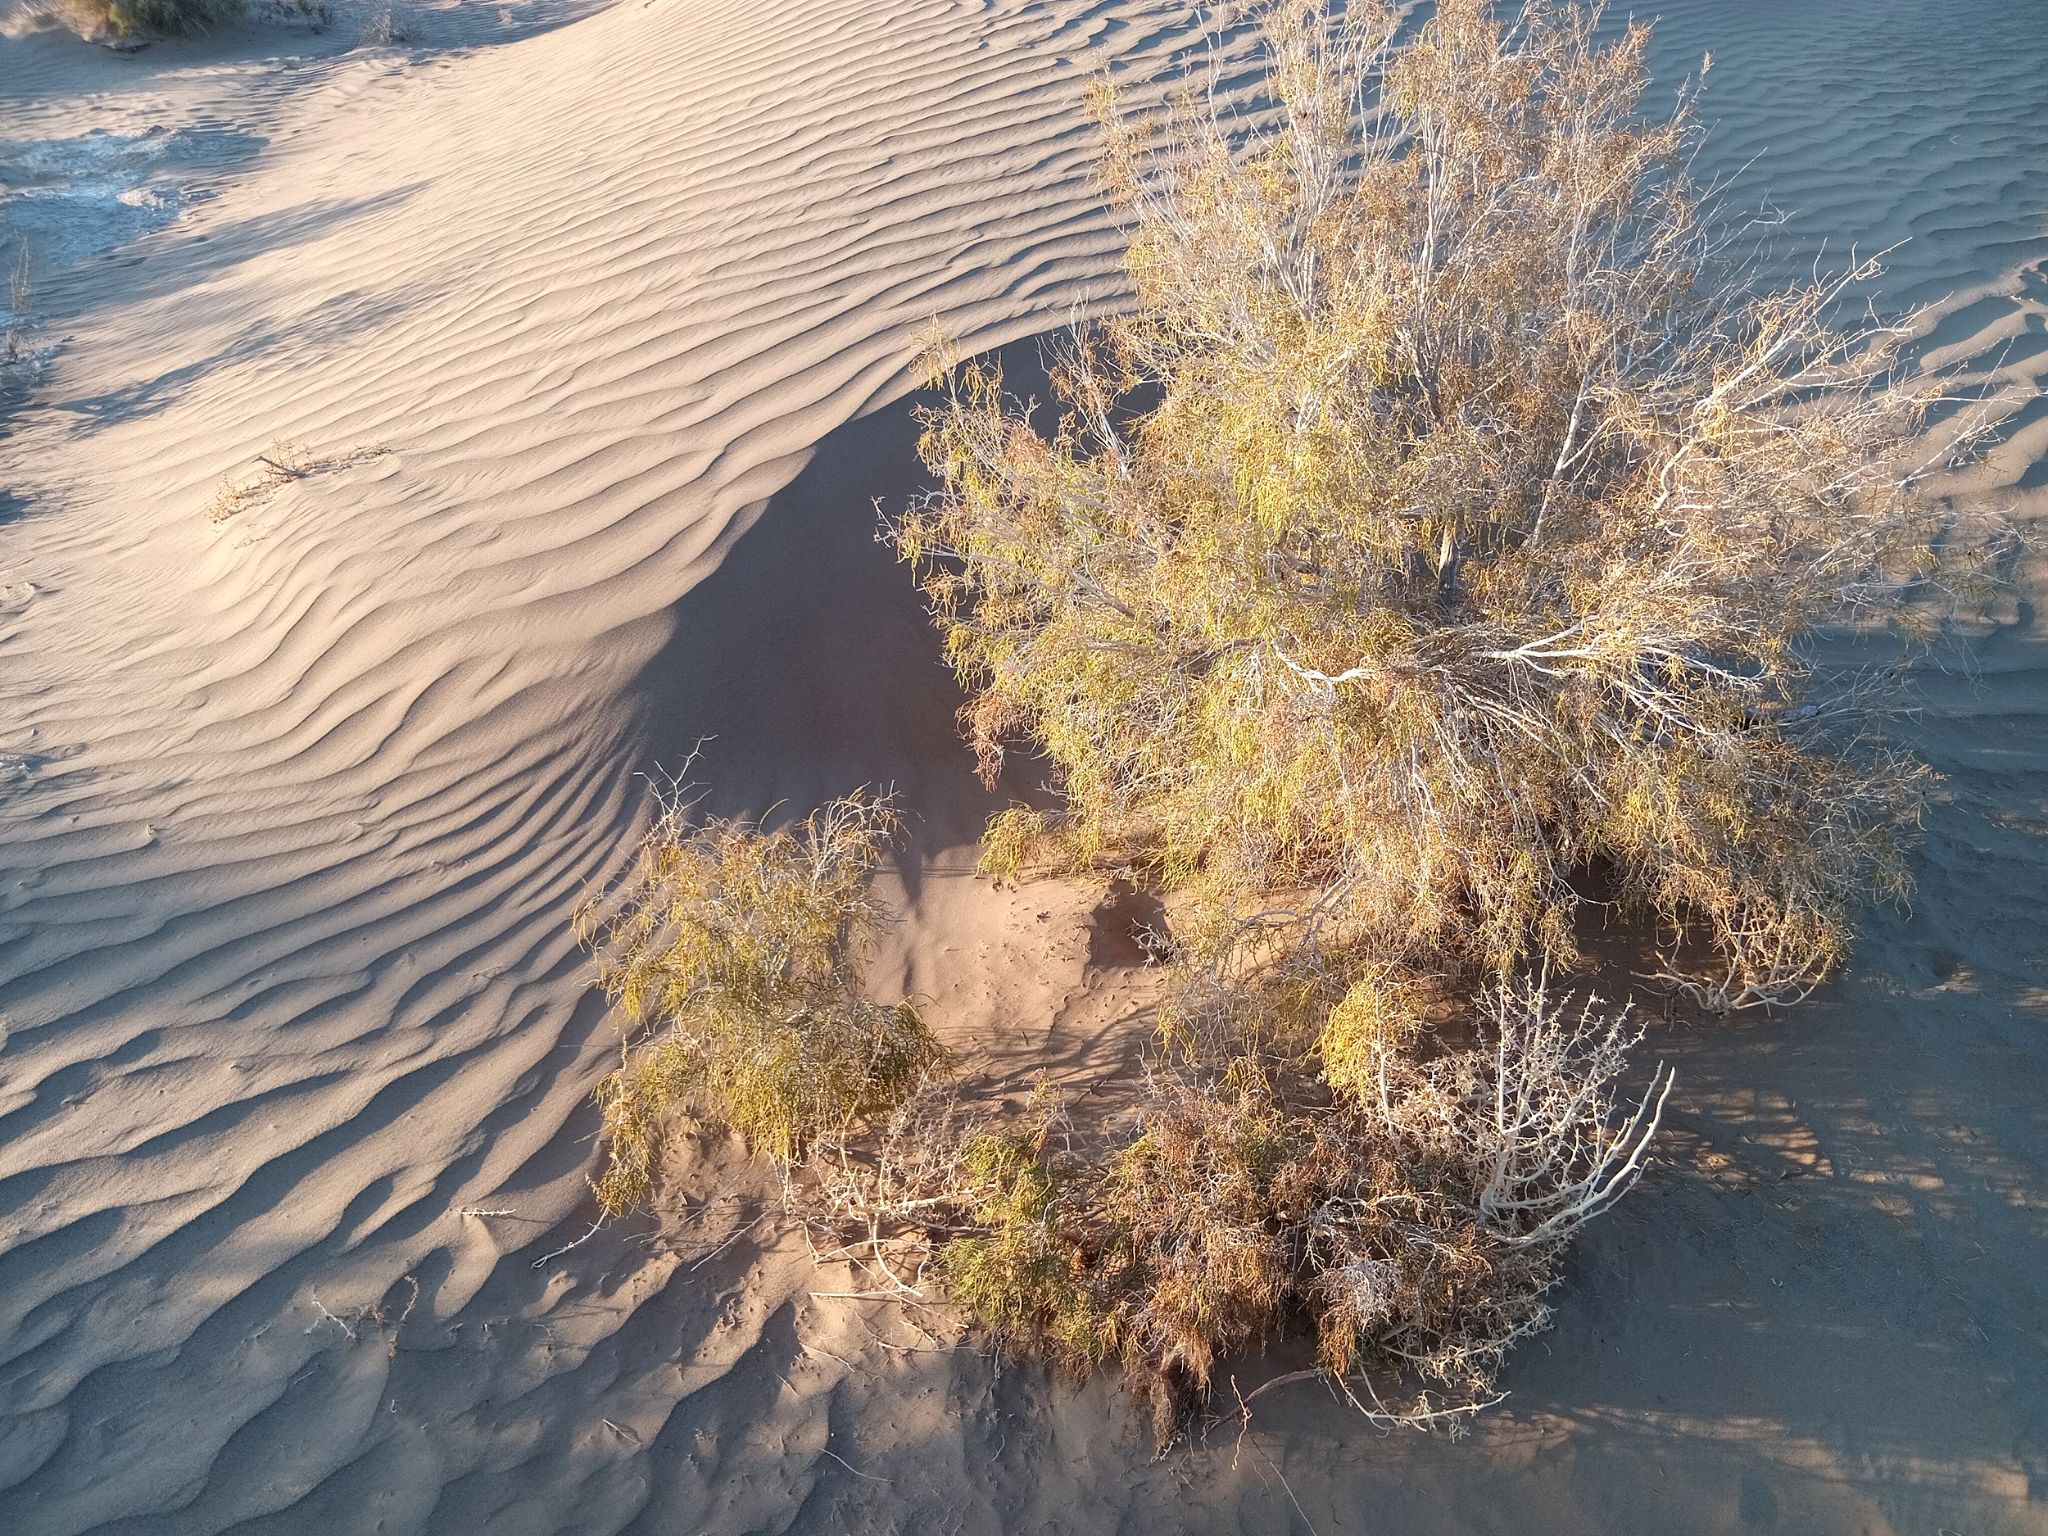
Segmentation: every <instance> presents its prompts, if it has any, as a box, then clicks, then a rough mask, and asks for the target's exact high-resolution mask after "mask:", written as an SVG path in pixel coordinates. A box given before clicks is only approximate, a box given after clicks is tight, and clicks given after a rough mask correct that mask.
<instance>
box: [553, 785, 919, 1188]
mask: <svg viewBox="0 0 2048 1536" xmlns="http://www.w3.org/2000/svg"><path fill="white" fill-rule="evenodd" d="M895 829H896V817H895V814H894V813H893V811H892V810H891V809H890V807H889V805H888V804H887V802H886V801H884V800H879V799H875V798H872V797H869V796H863V795H854V796H850V797H847V798H845V799H841V800H835V801H833V802H831V803H830V804H828V805H826V806H824V807H823V808H822V809H820V810H818V811H817V812H815V813H814V814H812V815H811V816H810V817H809V818H807V819H806V820H804V821H801V822H798V823H796V824H794V825H792V826H786V827H779V828H775V829H773V830H768V829H764V828H762V827H760V826H758V825H756V824H754V823H751V822H745V821H733V820H719V819H708V820H705V821H702V822H696V821H693V820H692V817H691V807H690V806H689V805H688V804H687V803H686V802H684V801H683V800H681V799H680V798H678V797H676V796H675V795H669V796H667V797H665V798H664V799H663V801H662V804H661V808H660V814H659V816H658V817H657V818H656V820H655V822H654V824H653V826H652V827H651V828H650V830H649V831H648V833H647V836H646V839H645V841H644V842H643V843H642V845H641V849H640V854H639V858H638V861H637V863H636V864H635V866H634V868H633V870H632V872H631V874H630V875H629V876H628V877H627V878H626V879H625V880H624V881H623V882H622V883H621V885H620V886H619V888H617V889H615V890H613V891H611V892H609V893H607V894H606V895H605V896H604V897H603V898H601V899H600V900H598V901H594V902H592V903H589V904H587V905H586V906H585V907H584V908H583V909H582V910H581V911H580V912H579V914H578V927H579V932H580V933H581V935H582V936H583V937H584V939H585V941H586V942H587V943H589V944H590V946H591V947H592V948H593V949H594V950H595V951H596V954H597V961H598V965H597V974H598V982H599V985H600V986H602V988H603V989H604V992H605V995H606V997H607V998H608V999H609V1001H610V1002H611V1005H612V1008H613V1011H614V1015H615V1017H616V1018H617V1020H618V1022H619V1025H620V1029H621V1032H622V1036H623V1041H622V1052H623V1059H622V1061H621V1064H620V1066H619V1067H618V1069H617V1070H616V1071H614V1072H612V1073H611V1074H610V1075H609V1076H608V1077H606V1078H605V1079H604V1081H603V1082H602V1084H600V1086H599V1089H598V1101H599V1104H600V1106H601V1108H602V1110H603V1113H604V1128H605V1136H606V1140H607V1143H608V1147H609V1158H608V1163H607V1166H606V1168H605V1171H604V1173H603V1175H602V1176H601V1178H600V1179H599V1181H598V1186H597V1192H598V1199H599V1202H600V1204H601V1205H602V1206H603V1208H604V1210H605V1212H606V1213H607V1214H609V1215H619V1214H622V1213H624V1212H626V1211H630V1210H632V1209H634V1208H635V1207H637V1206H638V1205H640V1204H641V1203H642V1202H643V1201H644V1200H645V1199H646V1198H647V1195H648V1192H649V1190H650V1188H651V1187H652V1184H653V1181H654V1178H655V1175H656V1173H657V1172H658V1168H659V1162H660V1156H661V1151H662V1146H663V1140H664V1135H665V1132H666V1129H667V1127H668V1125H669V1124H670V1122H671V1121H672V1120H673V1118H674V1116H675V1115H676V1114H677V1112H678V1111H681V1110H694V1111H696V1112H698V1113H700V1114H704V1115H706V1116H709V1117H712V1118H715V1119H717V1120H720V1121H722V1122H724V1123H725V1124H727V1125H729V1126H730V1127H731V1128H732V1129H733V1130H734V1131H736V1132H738V1133H739V1134H740V1135H741V1136H742V1137H743V1138H745V1139H746V1140H747V1141H748V1142H749V1143H750V1144H751V1145H752V1146H753V1147H755V1148H756V1149H758V1150H760V1151H763V1152H765V1153H767V1154H768V1155H770V1156H771V1157H773V1158H775V1159H776V1160H777V1161H778V1162H780V1163H782V1164H784V1165H789V1164H792V1163H795V1162H797V1161H799V1160H800V1159H802V1158H803V1157H804V1156H805V1155H806V1154H807V1153H808V1152H809V1151H810V1150H811V1149H812V1147H813V1145H814V1144H815V1143H817V1142H818V1141H819V1140H820V1139H821V1138H825V1137H834V1136H840V1135H843V1134H844V1132H845V1131H846V1130H847V1129H848V1128H849V1127H850V1126H852V1125H854V1124H855V1123H857V1122H862V1121H867V1120H872V1119H876V1118H878V1117H886V1116H887V1115H888V1114H889V1113H890V1112H891V1111H892V1110H894V1109H895V1108H896V1107H897V1106H898V1105H899V1104H900V1103H902V1102H903V1101H904V1100H905V1099H906V1098H907V1097H908V1096H909V1095H910V1094H911V1093H912V1092H913V1090H915V1089H916V1088H917V1087H918V1085H919V1084H920V1083H921V1082H922V1081H923V1080H924V1079H925V1078H926V1077H927V1075H928V1074H930V1073H931V1072H932V1071H933V1070H934V1069H935V1068H936V1067H937V1066H939V1065H940V1063H941V1062H942V1059H943V1055H944V1053H943V1052H942V1050H941V1049H940V1047H939V1045H938V1043H937V1042H936V1041H935V1040H934V1039H933V1037H932V1034H931V1031H930V1030H929V1029H928V1028H927V1027H926V1025H925V1023H924V1020H923V1019H922V1018H920V1017H919V1015H918V1012H917V1010H916V1009H915V1008H914V1007H912V1006H911V1005H910V1004H909V1003H895V1004H882V1003H876V1002H872V1001H870V1000H869V999H868V998H867V997H866V995H865V994H864V993H863V991H862V989H861V976H860V969H859V964H858V953H859V946H860V944H861V942H862V941H863V940H864V939H865V938H866V937H867V936H868V935H869V934H870V933H872V931H873V930H874V929H875V927H876V926H877V925H878V924H879V923H880V922H881V921H882V920H883V917H884V914H883V912H882V910H881V909H880V908H879V907H878V906H877V905H876V903H875V902H874V901H873V900H872V899H871V898H870V896H869V894H868V888H867V887H868V877H869V876H870V874H871V873H872V872H873V870H874V867H875V865H876V862H877V861H878V860H879V859H880V858H881V856H882V853H883V852H884V850H885V849H886V847H887V845H888V842H889V839H890V838H891V837H892V836H893V834H894V832H895Z"/></svg>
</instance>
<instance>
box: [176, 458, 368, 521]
mask: <svg viewBox="0 0 2048 1536" xmlns="http://www.w3.org/2000/svg"><path fill="white" fill-rule="evenodd" d="M390 451H391V450H390V449H388V448H385V447H383V446H381V445H379V446H376V447H369V448H351V449H349V450H348V451H346V452H344V453H331V454H326V455H319V454H315V453H313V452H311V451H310V450H309V449H307V448H306V446H305V445H304V444H303V443H296V442H293V441H292V440H290V439H289V438H282V437H281V438H278V439H277V440H276V441H274V442H273V443H271V445H270V446H269V447H268V448H265V449H264V450H263V451H262V452H261V453H259V454H257V455H256V468H255V471H254V473H252V474H250V475H249V476H248V477H247V478H246V479H237V478H236V477H235V476H233V475H231V474H229V475H223V476H221V479H220V484H218V485H217V486H215V487H214V490H213V498H212V499H211V500H210V501H209V502H208V503H207V506H206V518H207V521H208V522H210V523H213V524H215V525H219V524H222V523H228V522H232V521H233V520H234V519H235V518H237V517H240V516H241V515H242V514H243V513H244V512H247V511H249V510H250V509H251V508H252V507H257V506H261V505H262V504H263V503H264V502H266V501H268V500H269V499H270V497H271V496H272V495H273V494H275V493H276V492H278V491H280V490H282V489H283V488H284V487H285V486H287V485H290V484H291V483H292V482H293V481H295V480H304V479H305V478H306V477H307V476H309V475H324V474H329V473H331V472H333V471H334V470H338V469H349V468H352V467H353V466H355V465H357V464H367V463H369V462H371V461H372V460H373V459H380V458H382V457H383V456H384V455H385V454H387V453H389V452H390Z"/></svg>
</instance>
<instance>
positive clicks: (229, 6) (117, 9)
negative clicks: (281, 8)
mask: <svg viewBox="0 0 2048 1536" xmlns="http://www.w3.org/2000/svg"><path fill="white" fill-rule="evenodd" d="M246 8H247V7H246V0H56V4H55V5H54V6H53V7H52V8H51V13H52V14H54V15H55V16H56V17H57V18H58V19H59V20H60V21H62V22H63V23H64V25H66V26H68V27H70V28H71V29H72V30H73V31H74V32H76V33H78V34H79V35H80V36H81V37H88V38H98V37H136V36H140V35H143V34H147V33H162V34H165V35H169V36H182V35H184V34H186V33H190V32H204V31H207V30H208V29H209V28H212V27H215V26H218V25H220V24H221V23H223V22H229V21H234V20H236V19H237V18H239V17H240V16H241V15H242V13H243V12H244V10H245V9H246Z"/></svg>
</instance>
